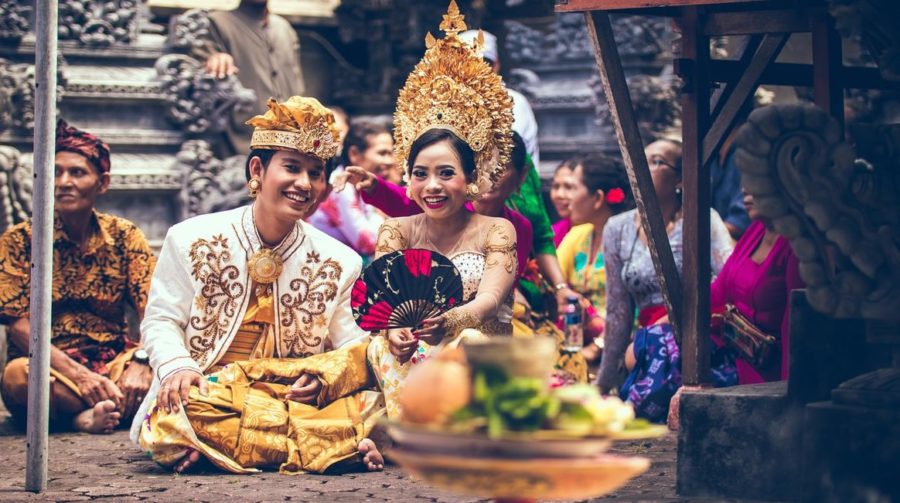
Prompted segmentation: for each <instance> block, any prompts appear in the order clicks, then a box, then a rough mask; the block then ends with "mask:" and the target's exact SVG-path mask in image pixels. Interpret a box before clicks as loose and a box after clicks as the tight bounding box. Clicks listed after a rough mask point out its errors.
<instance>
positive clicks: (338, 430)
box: [131, 96, 384, 473]
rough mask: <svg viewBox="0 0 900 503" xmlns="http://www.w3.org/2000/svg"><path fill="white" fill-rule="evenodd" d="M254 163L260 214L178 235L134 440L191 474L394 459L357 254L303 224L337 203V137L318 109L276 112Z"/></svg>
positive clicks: (156, 290)
mask: <svg viewBox="0 0 900 503" xmlns="http://www.w3.org/2000/svg"><path fill="white" fill-rule="evenodd" d="M268 107H269V110H268V112H266V113H265V115H260V116H256V117H254V118H252V119H251V120H250V121H248V124H250V125H251V126H254V127H255V131H254V133H253V138H252V142H251V143H252V148H253V150H252V151H251V152H250V154H249V156H248V161H247V178H248V184H247V185H248V189H249V191H250V196H251V198H253V199H254V202H253V203H252V204H251V205H249V206H245V207H241V208H237V209H234V210H230V211H225V212H221V213H214V214H210V215H201V216H198V217H195V218H192V219H189V220H186V221H184V222H182V223H180V224H178V225H175V226H174V227H172V228H171V229H170V230H169V232H168V235H167V236H166V239H165V242H164V244H163V247H162V251H161V252H160V258H159V264H160V266H159V267H158V268H157V271H156V274H154V276H153V280H152V282H151V287H150V295H149V299H148V302H147V312H146V316H145V317H144V322H143V323H142V324H141V337H142V341H143V342H144V344H145V346H146V348H147V352H148V353H149V356H150V364H151V366H152V367H153V372H154V382H153V386H152V387H151V389H150V392H149V393H148V394H147V398H146V399H145V401H144V403H143V404H142V406H141V410H140V413H139V416H138V417H137V418H136V420H135V422H134V423H133V425H132V431H131V433H132V440H133V441H135V442H137V443H138V444H139V445H140V447H141V448H142V450H144V451H145V452H148V453H149V454H150V455H151V456H152V458H153V459H154V460H155V461H157V462H158V463H160V464H162V465H165V466H171V467H173V468H174V469H175V470H176V471H177V472H183V471H184V470H186V469H187V468H188V467H190V466H191V465H192V464H194V463H196V462H198V461H200V459H201V457H205V458H206V459H208V460H209V461H210V462H212V463H213V464H214V465H215V466H217V467H219V468H221V469H223V470H227V471H230V472H233V473H249V472H253V471H257V470H258V469H260V468H267V467H278V468H279V469H280V471H281V472H282V473H302V472H324V471H325V470H328V469H329V468H331V467H333V466H335V465H337V464H340V465H341V466H342V467H343V466H344V465H345V464H352V462H354V461H359V462H362V463H363V464H364V465H365V466H366V468H368V469H369V470H380V469H382V468H383V463H384V460H383V459H382V457H381V454H380V453H379V452H378V450H377V449H376V447H375V444H374V443H373V442H372V441H371V440H370V439H369V438H368V436H369V434H370V432H371V431H372V427H373V426H374V424H375V422H376V421H377V420H378V418H379V417H380V416H381V415H382V414H383V412H384V406H383V400H382V397H381V394H380V393H379V392H377V391H375V390H372V389H371V388H373V387H374V380H373V378H372V375H371V373H370V371H369V369H368V367H367V364H366V350H367V347H368V333H367V332H365V331H363V330H362V329H360V328H359V327H358V326H357V325H356V323H355V321H354V319H353V315H352V312H351V309H350V293H351V288H352V286H353V283H354V281H355V280H356V278H358V277H359V274H360V271H361V269H362V260H361V258H360V257H359V255H357V254H356V253H355V252H354V251H353V250H351V249H350V248H349V247H347V246H346V245H343V244H341V243H339V242H338V241H337V240H335V239H334V238H331V237H329V236H327V235H325V234H324V233H322V232H321V231H318V230H317V229H315V228H314V227H312V226H311V225H309V224H307V223H305V222H304V221H303V217H304V216H305V215H307V214H308V213H309V211H310V209H311V208H314V207H315V205H316V203H317V201H318V199H319V198H321V197H324V196H325V194H326V193H327V190H326V189H327V180H328V164H329V161H330V160H331V158H332V157H333V156H334V155H335V153H336V152H337V149H338V146H339V137H338V132H337V129H336V128H335V127H334V116H333V114H332V112H331V111H330V110H328V109H327V108H325V107H323V106H322V105H321V104H320V103H319V102H318V101H317V100H315V99H313V98H301V97H297V96H295V97H292V98H291V99H289V100H288V101H286V102H284V103H278V102H276V101H275V100H274V99H270V100H269V103H268Z"/></svg>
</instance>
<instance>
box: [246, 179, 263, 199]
mask: <svg viewBox="0 0 900 503" xmlns="http://www.w3.org/2000/svg"><path fill="white" fill-rule="evenodd" d="M261 188H262V183H260V181H259V178H251V179H250V181H249V182H247V195H248V196H250V199H256V196H258V195H259V189H261Z"/></svg>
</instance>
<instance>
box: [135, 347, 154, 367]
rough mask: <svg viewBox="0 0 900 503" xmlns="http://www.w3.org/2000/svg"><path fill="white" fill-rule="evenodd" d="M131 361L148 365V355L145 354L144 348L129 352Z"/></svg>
mask: <svg viewBox="0 0 900 503" xmlns="http://www.w3.org/2000/svg"><path fill="white" fill-rule="evenodd" d="M131 361H133V362H134V363H140V364H141V365H150V355H148V354H147V350H146V349H143V348H141V349H138V350H136V351H135V352H134V353H131Z"/></svg>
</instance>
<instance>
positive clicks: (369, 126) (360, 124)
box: [341, 120, 391, 166]
mask: <svg viewBox="0 0 900 503" xmlns="http://www.w3.org/2000/svg"><path fill="white" fill-rule="evenodd" d="M385 133H387V134H391V132H390V130H388V128H387V126H385V125H383V124H378V123H375V122H369V121H363V120H359V121H355V122H353V123H352V124H350V129H348V130H347V137H346V138H344V147H343V150H342V151H341V164H343V165H344V166H349V165H350V147H356V149H357V150H358V151H360V152H365V151H366V149H368V148H369V137H370V136H377V135H380V134H385Z"/></svg>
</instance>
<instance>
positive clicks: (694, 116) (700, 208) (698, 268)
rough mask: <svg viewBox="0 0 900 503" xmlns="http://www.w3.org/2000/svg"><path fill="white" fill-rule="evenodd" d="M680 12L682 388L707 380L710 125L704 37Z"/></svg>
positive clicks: (688, 14) (694, 17)
mask: <svg viewBox="0 0 900 503" xmlns="http://www.w3.org/2000/svg"><path fill="white" fill-rule="evenodd" d="M682 12H683V15H682V17H681V21H682V24H681V47H682V54H681V56H682V58H683V59H684V60H685V61H691V62H692V63H691V64H690V65H688V67H689V69H690V74H689V75H687V79H686V85H685V88H684V89H683V91H682V95H681V122H682V140H683V151H682V155H681V161H682V170H681V172H682V184H683V187H684V192H683V197H684V200H683V201H684V202H683V205H682V209H683V217H684V222H683V223H682V225H683V227H682V238H683V246H684V255H683V260H684V264H683V266H682V273H683V275H682V279H683V281H682V286H683V289H682V297H683V298H684V311H681V312H677V313H676V315H675V317H676V318H677V317H678V315H679V314H680V315H681V326H682V330H683V333H684V336H683V338H682V344H681V368H682V377H683V379H684V384H685V385H699V384H702V383H704V382H707V381H708V380H709V283H710V271H709V270H710V252H709V241H710V239H709V212H710V201H709V200H710V194H709V191H710V175H709V171H708V170H706V169H703V163H702V160H703V159H702V156H703V147H702V145H703V139H704V137H705V136H706V131H707V124H708V123H709V99H710V88H709V74H708V70H709V37H707V36H705V35H703V34H702V33H701V30H700V27H701V26H702V25H701V19H700V12H699V10H698V8H697V7H685V8H684V9H683V11H682ZM671 318H672V317H671V316H670V319H671Z"/></svg>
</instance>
